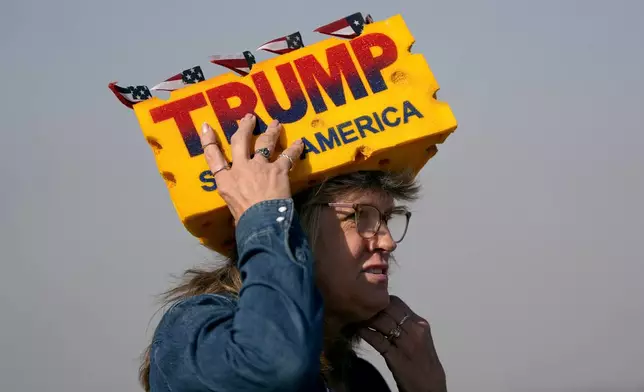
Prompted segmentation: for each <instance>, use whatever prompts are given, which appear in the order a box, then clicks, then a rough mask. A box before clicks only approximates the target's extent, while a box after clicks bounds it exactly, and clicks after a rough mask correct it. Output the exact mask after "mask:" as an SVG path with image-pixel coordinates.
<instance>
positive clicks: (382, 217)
mask: <svg viewBox="0 0 644 392" xmlns="http://www.w3.org/2000/svg"><path fill="white" fill-rule="evenodd" d="M323 205H326V206H329V207H340V208H352V209H353V210H354V211H355V217H354V221H355V224H356V227H358V219H359V218H360V207H362V206H366V207H371V208H373V209H375V210H376V211H378V214H380V219H378V223H377V225H376V228H375V230H374V233H373V235H371V236H368V237H365V236H364V235H363V233H360V231H359V230H358V234H360V236H361V237H362V238H365V239H369V238H372V237H374V236H375V235H376V233H378V232H379V231H380V225H381V224H382V222H383V221H384V220H385V219H386V218H387V214H385V213H384V212H382V211H380V209H379V208H378V207H376V206H374V205H372V204H367V203H341V202H340V203H323ZM396 209H399V211H400V212H403V215H405V218H406V220H405V230H404V231H403V233H402V235H401V236H400V239H399V240H398V241H396V240H395V239H394V242H395V243H397V244H399V243H401V242H402V240H403V239H405V236H406V235H407V230H408V229H409V221H410V220H411V211H409V210H408V209H407V208H405V207H396V208H395V209H394V210H396ZM387 230H389V227H387ZM389 235H391V231H390V232H389ZM392 238H393V236H392Z"/></svg>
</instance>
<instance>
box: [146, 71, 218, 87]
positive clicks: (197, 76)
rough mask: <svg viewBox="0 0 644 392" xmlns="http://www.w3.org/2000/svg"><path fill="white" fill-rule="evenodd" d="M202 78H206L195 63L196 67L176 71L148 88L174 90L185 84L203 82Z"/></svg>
mask: <svg viewBox="0 0 644 392" xmlns="http://www.w3.org/2000/svg"><path fill="white" fill-rule="evenodd" d="M204 80H206V78H204V76H203V72H202V71H201V67H200V66H198V65H197V66H196V67H192V68H188V69H186V70H183V71H182V72H181V73H178V74H176V75H174V76H172V77H170V78H168V79H166V80H164V81H163V82H161V83H159V84H157V85H156V86H154V87H152V88H151V89H150V90H153V91H174V90H178V89H180V88H182V87H183V86H185V85H188V84H195V83H199V82H203V81H204Z"/></svg>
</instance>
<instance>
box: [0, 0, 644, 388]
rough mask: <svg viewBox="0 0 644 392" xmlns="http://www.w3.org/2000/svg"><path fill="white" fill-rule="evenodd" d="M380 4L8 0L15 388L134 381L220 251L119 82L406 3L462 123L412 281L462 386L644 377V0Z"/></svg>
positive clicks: (617, 381) (1, 304)
mask: <svg viewBox="0 0 644 392" xmlns="http://www.w3.org/2000/svg"><path fill="white" fill-rule="evenodd" d="M377 3H378V5H376V4H374V2H371V1H367V0H360V1H354V2H352V5H351V6H347V5H346V4H347V2H346V1H339V0H327V1H325V2H318V3H312V2H307V3H305V2H296V1H285V0H274V1H270V2H259V1H258V2H245V3H243V4H244V5H234V4H235V3H234V2H225V1H224V2H222V1H212V0H211V1H190V2H185V1H184V2H178V1H158V0H157V1H150V0H139V1H124V0H113V1H101V2H97V1H93V2H92V1H80V0H62V1H55V2H54V1H41V2H35V1H31V0H22V1H13V2H6V4H3V7H2V8H3V10H2V12H1V13H0V49H1V53H2V60H1V62H0V70H1V71H2V72H1V74H2V75H3V76H4V79H3V83H2V84H3V86H4V91H5V93H4V94H2V95H1V96H0V103H1V105H0V107H1V109H0V111H1V112H0V118H1V119H2V121H3V123H2V128H3V129H2V142H1V143H0V174H1V177H0V179H1V182H0V184H1V185H0V249H1V250H2V253H1V254H2V266H3V272H2V273H1V274H0V311H1V314H2V324H1V325H2V334H0V390H2V391H7V392H9V391H43V390H46V391H50V392H68V391H83V390H92V391H95V392H102V391H105V392H113V391H137V390H138V385H137V381H136V371H137V367H138V355H139V353H140V352H141V350H142V349H143V348H144V346H145V345H146V344H147V341H148V339H149V337H150V335H151V333H152V327H153V326H154V325H155V322H156V320H157V319H156V318H153V315H154V312H155V310H156V309H157V307H156V304H155V303H154V297H153V296H154V295H155V294H157V293H159V292H161V291H163V290H164V289H166V288H167V287H168V285H169V284H170V283H171V276H172V275H174V274H178V273H180V272H181V271H182V270H183V269H185V268H187V267H189V266H192V265H194V264H198V263H201V262H203V261H206V260H208V259H210V258H211V256H210V255H209V254H208V253H207V252H205V251H203V250H202V249H200V247H199V245H198V243H197V241H196V240H195V239H194V238H192V237H191V236H190V235H189V234H188V233H187V232H186V231H185V229H184V228H183V227H182V225H181V224H180V222H179V220H178V218H177V216H176V213H175V211H174V209H173V207H172V205H171V203H170V199H169V197H168V194H167V191H166V188H165V185H164V183H163V181H162V179H161V178H160V177H159V176H158V175H157V174H156V173H157V169H156V166H155V164H154V160H153V156H152V153H151V152H150V150H149V148H148V146H147V144H146V143H145V141H144V138H143V137H142V134H141V132H140V130H139V127H138V124H137V121H136V118H135V116H134V114H133V113H132V112H130V111H129V110H127V109H126V108H124V107H123V106H121V105H120V104H119V103H118V102H117V101H116V99H115V98H114V97H113V96H112V95H111V93H110V92H109V91H108V89H107V83H108V82H109V81H111V80H119V81H122V82H123V83H126V84H129V83H147V84H149V85H153V84H154V83H156V82H159V81H161V80H163V79H165V78H166V77H168V76H170V75H172V74H174V73H176V72H178V71H180V70H181V69H184V68H186V67H189V66H193V65H196V64H201V65H202V66H203V67H204V69H205V71H206V72H207V74H206V76H207V77H211V76H214V75H215V74H216V73H221V72H222V71H223V68H218V67H216V66H214V65H210V64H208V62H207V59H208V56H209V55H211V54H215V53H232V52H236V51H240V50H244V49H248V48H250V49H254V48H256V47H257V46H258V45H259V44H261V43H263V42H265V41H267V40H269V39H271V38H274V37H278V36H281V35H284V34H288V33H290V32H292V31H295V30H297V29H300V30H301V31H302V33H303V36H304V40H305V42H308V43H312V42H314V41H317V40H320V39H322V36H318V35H316V34H314V33H313V32H312V30H313V29H314V28H316V27H318V26H320V25H322V24H325V23H328V22H330V21H332V20H334V19H337V18H339V17H342V16H345V15H347V14H349V13H352V12H355V11H363V12H370V13H372V14H373V15H374V17H375V18H378V19H382V18H386V17H388V16H391V15H394V14H396V13H402V14H403V16H404V17H405V20H406V21H407V23H408V25H409V27H410V29H411V31H412V33H413V34H414V35H415V37H416V39H417V44H416V45H415V46H414V51H415V52H421V53H424V54H425V56H426V58H427V60H428V62H429V63H430V66H431V67H432V70H433V71H434V73H435V75H436V78H437V79H438V82H439V83H440V85H441V88H442V89H441V91H440V93H439V97H440V98H441V99H444V100H446V101H448V102H449V103H450V104H451V105H452V108H453V110H454V113H455V115H456V117H457V119H458V120H459V123H460V126H459V129H458V130H457V131H456V133H454V134H453V135H452V136H450V138H449V139H448V141H447V142H446V143H445V144H444V145H443V146H441V147H440V151H439V153H438V155H437V156H436V157H435V158H434V159H433V160H432V161H431V162H430V164H429V165H428V166H426V167H425V169H424V170H423V171H422V173H421V179H422V182H423V184H424V186H425V197H424V199H423V200H422V202H419V203H417V204H416V205H415V206H414V209H415V215H414V217H413V225H412V230H411V233H410V234H409V237H408V238H407V239H406V240H405V243H404V244H403V245H402V246H401V247H400V251H399V253H398V260H399V264H400V265H399V267H397V268H396V270H395V275H394V277H393V291H394V292H395V293H397V294H399V295H400V296H401V297H402V298H403V299H405V300H406V301H408V303H409V304H410V305H411V306H412V308H413V309H414V310H416V312H417V313H419V314H421V315H423V316H424V317H427V318H428V319H430V320H431V321H432V324H433V331H434V334H435V339H436V342H437V346H438V349H439V350H440V354H441V356H442V359H443V362H444V365H445V367H446V369H447V372H448V376H449V384H450V387H451V390H452V391H485V392H487V391H490V392H517V391H527V392H532V391H535V392H536V391H551V392H555V391H556V392H559V391H562V392H563V391H566V392H581V391H584V392H585V391H591V392H600V391H611V392H634V391H643V390H644V371H643V370H644V338H643V336H642V335H643V331H644V285H643V284H642V281H643V277H644V252H643V251H642V247H641V245H642V243H643V242H644V241H643V240H644V223H643V222H644V209H643V208H642V201H644V174H642V172H643V168H644V157H643V155H642V152H641V151H642V146H643V145H644V136H643V133H644V132H643V131H644V128H643V126H642V124H643V123H644V109H643V108H644V93H643V91H644V77H643V76H642V70H644V50H643V39H644V23H642V16H643V15H644V2H642V1H636V0H633V1H626V0H614V1H608V0H606V1H590V0H587V1H571V0H560V1H556V0H548V1H519V0H505V1H502V0H498V1H483V0H469V1H465V0H463V1H441V2H439V1H427V0H415V1H412V0H399V1H391V2H388V3H384V2H377ZM218 4H220V5H218ZM239 4H242V3H239ZM303 4H308V7H311V8H309V9H306V8H305V6H304V5H303ZM312 4H317V5H316V6H314V5H312ZM385 4H386V5H385ZM251 10H252V11H251ZM253 11H254V13H253ZM257 56H258V60H261V59H264V58H267V57H268V56H269V55H268V54H262V53H257ZM150 322H152V323H150ZM368 355H369V358H371V359H374V358H375V357H374V356H373V352H372V351H368ZM375 363H376V364H377V366H378V367H379V368H380V369H383V370H384V369H385V367H384V363H383V362H382V361H381V360H379V359H378V358H375ZM384 373H385V374H386V375H387V378H388V380H390V381H391V377H390V376H389V373H388V372H386V371H385V372H384Z"/></svg>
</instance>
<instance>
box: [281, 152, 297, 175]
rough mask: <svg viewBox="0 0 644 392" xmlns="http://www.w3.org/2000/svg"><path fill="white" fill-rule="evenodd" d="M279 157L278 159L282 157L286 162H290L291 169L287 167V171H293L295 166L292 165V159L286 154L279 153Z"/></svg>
mask: <svg viewBox="0 0 644 392" xmlns="http://www.w3.org/2000/svg"><path fill="white" fill-rule="evenodd" d="M279 156H280V157H284V158H286V159H288V160H289V162H291V167H289V168H288V170H289V171H291V170H293V166H294V165H295V164H294V163H293V158H291V157H289V156H288V155H287V154H285V153H281V154H280V155H279Z"/></svg>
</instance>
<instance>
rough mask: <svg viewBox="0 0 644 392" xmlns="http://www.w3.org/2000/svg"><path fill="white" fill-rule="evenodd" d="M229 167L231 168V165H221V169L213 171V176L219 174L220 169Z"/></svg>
mask: <svg viewBox="0 0 644 392" xmlns="http://www.w3.org/2000/svg"><path fill="white" fill-rule="evenodd" d="M228 169H230V165H226V166H222V167H220V168H219V169H217V170H215V171H214V172H212V175H213V176H215V175H217V173H219V172H220V171H223V170H228Z"/></svg>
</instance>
